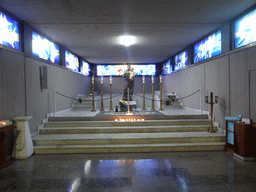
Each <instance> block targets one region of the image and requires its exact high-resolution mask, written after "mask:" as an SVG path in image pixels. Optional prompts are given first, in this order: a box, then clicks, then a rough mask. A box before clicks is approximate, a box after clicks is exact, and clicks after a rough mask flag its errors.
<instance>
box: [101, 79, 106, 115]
mask: <svg viewBox="0 0 256 192" xmlns="http://www.w3.org/2000/svg"><path fill="white" fill-rule="evenodd" d="M100 111H105V110H104V107H103V76H101V108H100Z"/></svg>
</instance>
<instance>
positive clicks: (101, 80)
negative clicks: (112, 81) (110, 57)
mask: <svg viewBox="0 0 256 192" xmlns="http://www.w3.org/2000/svg"><path fill="white" fill-rule="evenodd" d="M100 82H101V84H103V76H101V81H100Z"/></svg>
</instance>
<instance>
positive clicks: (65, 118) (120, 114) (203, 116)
mask: <svg viewBox="0 0 256 192" xmlns="http://www.w3.org/2000/svg"><path fill="white" fill-rule="evenodd" d="M115 113H116V114H117V115H116V116H94V117H49V118H48V122H55V121H99V120H105V121H106V120H111V121H114V120H115V119H117V118H127V116H125V115H123V113H121V112H115ZM131 118H136V119H138V118H141V119H142V118H144V119H145V120H147V119H148V120H150V119H154V118H155V119H157V120H175V119H179V120H182V119H194V120H196V119H206V120H208V115H206V114H199V115H172V116H167V115H154V116H150V115H148V116H145V115H144V116H140V115H135V116H132V117H131Z"/></svg>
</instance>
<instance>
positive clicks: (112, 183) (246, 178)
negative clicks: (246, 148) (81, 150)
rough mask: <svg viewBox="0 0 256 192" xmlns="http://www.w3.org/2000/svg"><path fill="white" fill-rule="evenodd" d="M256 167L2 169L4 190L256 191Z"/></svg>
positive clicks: (99, 163)
mask: <svg viewBox="0 0 256 192" xmlns="http://www.w3.org/2000/svg"><path fill="white" fill-rule="evenodd" d="M255 168H256V164H255V163H254V162H250V163H242V162H240V161H238V160H236V159H234V158H233V157H232V156H231V155H230V154H229V153H227V152H225V151H221V152H185V153H184V152H172V153H133V154H126V153H120V154H98V155H94V154H90V155H88V154H71V155H34V156H32V157H30V158H28V159H27V160H18V161H15V162H14V164H12V165H11V166H9V167H7V168H5V169H3V170H1V171H0V182H1V185H0V191H39V192H41V191H61V192H63V191H68V192H76V191H88V192H90V191H93V192H98V191H104V192H105V191H109V192H110V191H111V192H122V191H124V192H128V191H131V192H136V191H142V192H144V191H145V192H162V191H163V192H166V191H171V192H175V191H194V192H200V191H202V192H205V191H206V192H211V191H214V192H216V191H219V192H223V191H231V192H233V191H244V192H252V191H256V169H255Z"/></svg>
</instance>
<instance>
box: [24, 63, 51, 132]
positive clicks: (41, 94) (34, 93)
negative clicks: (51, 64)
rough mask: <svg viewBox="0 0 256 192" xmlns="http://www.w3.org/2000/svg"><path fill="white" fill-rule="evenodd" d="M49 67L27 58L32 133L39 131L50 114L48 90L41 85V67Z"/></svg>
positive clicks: (28, 98)
mask: <svg viewBox="0 0 256 192" xmlns="http://www.w3.org/2000/svg"><path fill="white" fill-rule="evenodd" d="M42 66H47V64H44V63H43V62H41V61H37V60H35V59H31V58H26V94H27V110H28V116H33V118H32V119H31V120H30V129H31V132H35V131H37V126H38V125H40V124H41V123H42V120H43V119H45V118H46V114H47V113H48V89H42V90H41V85H40V67H42Z"/></svg>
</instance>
